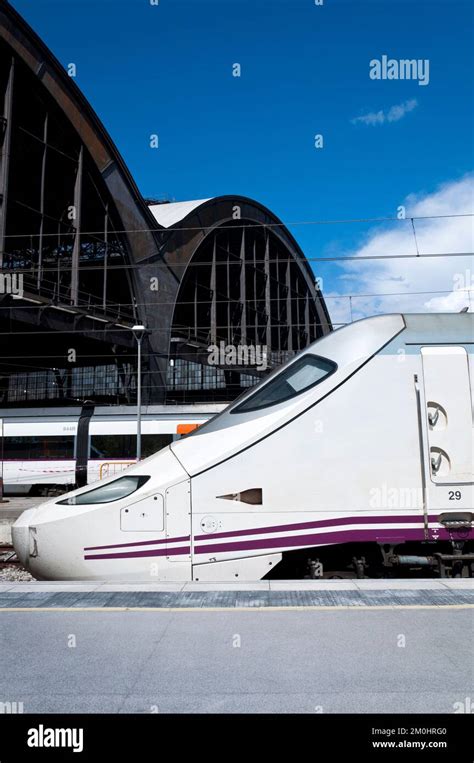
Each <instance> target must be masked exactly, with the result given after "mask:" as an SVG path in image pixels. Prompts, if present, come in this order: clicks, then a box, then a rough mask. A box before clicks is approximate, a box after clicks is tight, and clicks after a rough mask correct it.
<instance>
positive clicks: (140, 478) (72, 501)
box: [56, 474, 150, 506]
mask: <svg viewBox="0 0 474 763" xmlns="http://www.w3.org/2000/svg"><path fill="white" fill-rule="evenodd" d="M124 479H136V480H137V486H136V488H135V489H134V490H131V491H130V493H127V494H126V495H121V496H120V497H119V498H112V499H111V500H108V501H94V500H91V501H80V502H78V500H77V499H79V500H80V499H81V498H83V497H84V496H87V495H90V494H91V493H98V492H99V490H103V488H105V487H108V486H109V485H112V484H113V483H114V482H120V481H121V480H124ZM149 479H150V476H149V475H144V474H129V475H126V474H123V475H122V476H121V477H118V478H117V479H116V480H112V482H109V483H107V485H98V486H97V487H93V488H91V490H87V491H86V492H85V493H80V494H79V495H74V496H72V497H71V498H65V499H64V500H63V501H56V503H57V504H58V505H59V506H100V505H101V504H103V505H106V504H108V503H115V502H116V501H122V500H123V499H124V498H128V497H129V496H131V495H133V494H134V493H136V492H137V490H140V488H141V487H143V485H145V484H146V483H147V482H148V480H149ZM93 484H95V483H93Z"/></svg>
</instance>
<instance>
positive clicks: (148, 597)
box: [0, 578, 474, 611]
mask: <svg viewBox="0 0 474 763" xmlns="http://www.w3.org/2000/svg"><path fill="white" fill-rule="evenodd" d="M446 606H450V607H453V606H455V607H461V608H469V607H474V579H461V578H454V579H443V580H433V579H424V580H414V579H409V580H408V579H407V580H400V579H399V580H369V579H367V580H298V581H296V580H287V581H284V580H275V581H259V582H255V583H237V582H230V583H197V582H196V583H149V582H144V583H140V582H137V583H120V582H98V583H82V582H61V581H55V582H39V581H31V582H16V583H13V582H4V583H1V584H0V610H1V609H9V610H12V609H14V610H18V609H41V610H45V609H54V610H57V609H90V610H96V609H101V610H115V611H117V610H118V611H121V610H128V609H130V610H147V609H151V610H163V609H201V610H203V609H234V610H235V609H249V608H251V609H267V610H271V609H299V608H318V609H321V608H325V609H328V608H329V609H334V608H336V609H337V608H344V609H346V608H357V609H361V608H379V609H381V608H393V607H417V608H419V607H430V608H432V607H446Z"/></svg>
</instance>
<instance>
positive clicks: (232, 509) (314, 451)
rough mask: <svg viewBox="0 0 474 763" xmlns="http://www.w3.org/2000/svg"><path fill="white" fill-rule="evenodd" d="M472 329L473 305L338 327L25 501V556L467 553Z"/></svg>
mask: <svg viewBox="0 0 474 763" xmlns="http://www.w3.org/2000/svg"><path fill="white" fill-rule="evenodd" d="M473 338H474V324H473V316H472V315H469V314H429V315H424V314H423V315H420V314H418V315H400V314H394V315H385V316H377V317H374V318H369V319H364V320H361V321H358V322H355V323H352V324H350V325H348V326H346V327H344V328H341V329H339V330H337V331H334V332H332V333H331V334H329V335H327V336H325V337H323V338H321V339H319V340H318V341H317V342H315V343H314V344H312V345H310V346H309V347H308V348H307V349H305V350H304V351H302V352H301V353H299V355H297V356H296V357H295V358H294V359H292V360H291V361H290V362H289V363H287V364H286V365H285V366H283V367H280V368H279V369H278V370H277V371H274V372H273V373H272V374H270V375H269V376H268V377H267V378H266V379H265V380H264V381H262V382H261V383H260V384H259V385H257V386H256V387H253V388H252V389H251V390H249V391H248V392H246V393H244V394H243V395H242V396H241V397H240V398H238V399H237V400H236V401H234V402H233V403H232V404H231V405H229V406H228V407H227V408H226V409H225V410H224V411H223V412H221V413H219V414H218V415H217V416H216V417H214V418H213V419H211V420H210V421H208V422H207V423H205V424H204V425H203V426H202V427H200V428H199V429H197V430H195V431H194V432H192V433H191V434H190V435H188V436H186V437H184V438H182V439H181V440H180V441H178V442H173V443H171V444H170V445H169V446H168V447H167V448H165V449H163V450H161V451H160V452H159V453H157V454H155V455H153V456H151V457H150V458H147V459H145V460H144V461H141V462H140V463H138V464H136V465H134V466H132V467H130V468H129V469H128V470H127V472H126V473H124V474H123V475H120V476H118V477H117V476H116V477H112V478H110V479H108V480H104V481H103V482H101V483H100V484H96V485H92V486H90V485H89V486H87V487H84V488H81V489H79V490H75V491H73V492H71V493H69V494H67V495H66V496H62V497H60V498H56V499H53V500H50V501H48V502H46V503H43V504H42V505H41V506H39V507H38V508H34V509H30V510H28V511H25V512H24V513H23V514H22V515H21V517H20V518H19V519H18V520H17V522H16V523H15V525H14V526H13V533H12V534H13V542H14V546H15V549H16V552H17V554H18V557H19V558H20V560H21V562H22V563H23V564H24V565H25V566H26V567H27V568H28V569H29V570H30V571H31V573H32V574H33V575H34V576H35V577H36V578H39V579H46V580H51V579H52V580H55V579H58V580H79V579H82V580H113V579H117V580H146V579H147V580H151V581H153V580H158V581H162V580H163V581H167V580H169V581H180V580H184V581H186V580H206V581H228V580H236V579H238V580H258V579H261V578H263V577H265V576H270V577H271V576H272V575H274V574H276V572H277V570H276V569H275V568H278V566H279V565H281V568H285V565H286V568H288V565H290V566H291V563H292V561H294V563H295V564H296V565H297V564H298V563H297V562H296V561H295V560H297V559H301V557H304V558H305V559H308V558H309V559H313V560H314V559H326V558H327V557H328V554H330V553H334V549H338V554H339V561H338V564H341V561H340V559H341V558H342V556H343V555H344V552H346V556H347V560H346V561H347V563H348V564H349V565H350V563H351V560H352V559H355V560H356V561H357V563H358V564H359V565H364V564H365V563H367V564H370V563H372V560H373V559H374V558H375V554H374V552H375V551H376V552H377V556H380V558H381V559H384V560H385V561H387V559H390V558H397V559H399V560H402V559H404V558H405V556H406V555H407V554H408V555H413V554H416V559H418V560H422V559H426V560H429V559H431V558H432V556H433V553H434V552H435V551H436V550H437V549H438V550H439V549H441V550H443V549H444V551H450V550H451V549H453V548H454V549H455V550H457V552H458V553H459V551H460V550H462V551H463V553H465V552H467V551H468V550H469V549H470V548H472V542H473V537H474V530H473V519H474V510H473V503H474V502H473V479H474V475H473V428H472V421H473V419H472V413H473V412H472V395H471V381H470V380H471V379H472V373H473V366H472V351H473ZM470 544H471V545H470ZM401 552H402V553H401ZM325 555H326V556H325ZM419 563H420V564H422V563H423V562H422V561H420V562H419ZM287 576H291V573H289V574H288V575H287Z"/></svg>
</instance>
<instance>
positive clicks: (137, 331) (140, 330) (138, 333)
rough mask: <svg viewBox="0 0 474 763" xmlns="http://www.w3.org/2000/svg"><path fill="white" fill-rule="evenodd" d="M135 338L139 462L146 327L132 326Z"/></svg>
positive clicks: (139, 453)
mask: <svg viewBox="0 0 474 763" xmlns="http://www.w3.org/2000/svg"><path fill="white" fill-rule="evenodd" d="M132 332H133V336H134V337H135V339H136V340H137V345H138V363H137V461H140V459H141V457H142V339H143V337H144V336H145V334H146V328H145V326H141V325H140V326H132Z"/></svg>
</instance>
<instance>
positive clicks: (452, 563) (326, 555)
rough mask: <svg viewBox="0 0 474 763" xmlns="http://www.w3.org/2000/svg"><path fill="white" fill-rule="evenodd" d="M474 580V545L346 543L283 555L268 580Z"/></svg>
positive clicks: (466, 542) (453, 541)
mask: <svg viewBox="0 0 474 763" xmlns="http://www.w3.org/2000/svg"><path fill="white" fill-rule="evenodd" d="M407 577H415V578H416V577H418V578H420V577H421V578H473V577H474V542H473V541H464V540H452V541H426V542H416V543H415V542H408V543H403V544H398V545H391V544H388V543H380V544H379V543H365V544H363V543H344V544H340V545H331V546H320V547H318V548H310V549H297V550H295V551H287V552H284V553H283V558H282V560H281V562H280V563H279V564H278V565H277V566H276V567H274V568H273V569H272V570H271V572H269V573H268V574H267V575H266V576H265V579H266V580H269V579H280V580H282V579H284V580H297V579H304V578H306V579H318V578H321V579H326V580H327V579H336V580H337V579H357V578H359V579H361V578H407Z"/></svg>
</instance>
